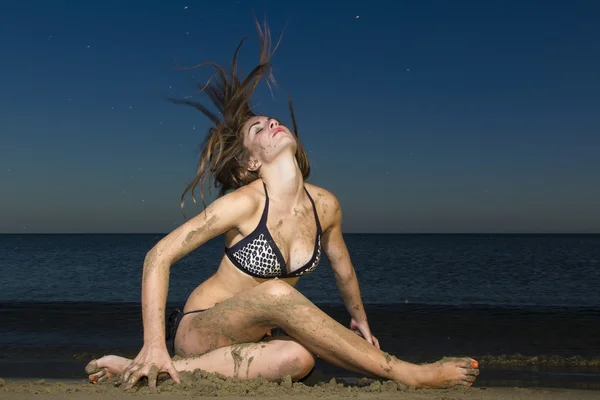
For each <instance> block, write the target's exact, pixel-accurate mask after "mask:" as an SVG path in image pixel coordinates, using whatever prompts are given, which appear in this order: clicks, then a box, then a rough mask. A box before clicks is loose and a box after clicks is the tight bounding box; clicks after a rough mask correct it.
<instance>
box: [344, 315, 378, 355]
mask: <svg viewBox="0 0 600 400" xmlns="http://www.w3.org/2000/svg"><path fill="white" fill-rule="evenodd" d="M350 330H352V331H354V333H356V334H357V335H358V336H362V337H363V338H364V339H365V340H366V341H367V342H369V343H371V344H372V345H373V346H375V347H377V348H378V349H380V347H379V340H377V338H376V337H375V336H373V334H372V333H371V328H369V323H368V322H367V321H362V322H357V321H356V320H355V319H354V318H352V319H351V320H350Z"/></svg>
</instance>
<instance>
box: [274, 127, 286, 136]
mask: <svg viewBox="0 0 600 400" xmlns="http://www.w3.org/2000/svg"><path fill="white" fill-rule="evenodd" d="M279 132H285V129H283V128H277V129H275V130H274V131H273V137H275V135H277V134H278V133H279Z"/></svg>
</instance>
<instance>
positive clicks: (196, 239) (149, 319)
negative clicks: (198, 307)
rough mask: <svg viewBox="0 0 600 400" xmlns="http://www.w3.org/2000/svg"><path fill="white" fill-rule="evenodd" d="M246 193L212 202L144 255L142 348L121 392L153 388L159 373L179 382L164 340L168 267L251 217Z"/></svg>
mask: <svg viewBox="0 0 600 400" xmlns="http://www.w3.org/2000/svg"><path fill="white" fill-rule="evenodd" d="M248 190H249V188H243V189H239V190H237V191H235V192H232V193H230V194H227V195H225V196H223V197H221V198H219V199H217V200H215V201H214V202H213V203H212V204H211V205H210V206H208V207H207V208H206V209H205V210H204V211H203V212H202V213H200V214H199V215H197V216H196V217H194V218H192V219H191V220H189V221H188V222H186V223H185V224H183V225H181V226H180V227H178V228H177V229H175V230H174V231H173V232H171V233H170V234H168V235H167V236H166V237H164V238H163V239H162V240H161V241H160V242H158V243H157V244H156V245H155V246H154V248H152V250H150V251H149V252H148V254H147V255H146V258H145V260H144V269H143V273H142V319H143V326H144V346H143V348H142V350H141V351H140V353H139V354H138V356H137V357H136V358H135V360H133V362H132V363H131V364H130V365H129V367H128V368H127V369H126V370H125V371H124V372H123V375H122V382H123V383H124V386H123V388H124V389H129V388H131V387H132V386H133V385H134V384H135V383H136V382H137V381H138V380H139V379H140V378H141V377H143V376H147V377H148V384H149V386H150V387H155V386H156V377H157V376H158V374H159V373H160V372H167V373H169V374H170V375H171V378H173V380H175V381H176V382H179V376H178V375H179V374H178V373H177V371H176V370H175V368H174V366H173V362H172V361H171V358H170V357H169V353H168V350H167V346H166V340H165V306H166V303H167V293H168V288H169V271H170V268H171V265H173V264H174V263H175V262H176V261H177V260H179V259H181V258H182V257H183V256H185V255H187V254H189V253H190V252H192V251H193V250H195V249H196V248H198V247H199V246H201V245H202V244H204V243H206V242H207V241H208V240H210V239H212V238H214V237H216V236H219V235H221V234H223V233H225V232H227V231H229V230H230V229H234V228H237V227H238V225H239V223H240V222H241V221H243V220H245V219H246V218H249V217H251V216H252V214H253V213H254V212H256V210H257V205H258V204H257V202H256V201H255V200H254V198H253V196H250V195H249V192H248Z"/></svg>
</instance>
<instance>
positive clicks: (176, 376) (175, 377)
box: [167, 362, 181, 384]
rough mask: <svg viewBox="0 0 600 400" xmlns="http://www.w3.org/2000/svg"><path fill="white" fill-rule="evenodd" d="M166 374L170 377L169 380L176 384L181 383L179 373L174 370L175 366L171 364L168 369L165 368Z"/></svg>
mask: <svg viewBox="0 0 600 400" xmlns="http://www.w3.org/2000/svg"><path fill="white" fill-rule="evenodd" d="M167 372H168V373H169V375H171V379H173V381H174V382H175V383H177V384H180V383H181V379H180V378H179V372H177V370H176V369H175V365H174V364H173V363H172V362H171V365H170V366H169V368H167Z"/></svg>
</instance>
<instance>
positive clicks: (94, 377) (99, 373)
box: [88, 369, 106, 381]
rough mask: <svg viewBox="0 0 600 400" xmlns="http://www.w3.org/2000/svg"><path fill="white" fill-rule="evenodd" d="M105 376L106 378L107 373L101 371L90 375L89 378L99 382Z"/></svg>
mask: <svg viewBox="0 0 600 400" xmlns="http://www.w3.org/2000/svg"><path fill="white" fill-rule="evenodd" d="M103 376H106V371H105V370H104V369H101V370H100V371H99V372H96V373H95V374H90V376H88V378H89V380H90V381H97V380H98V379H100V378H102V377H103Z"/></svg>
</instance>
